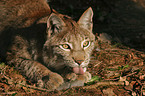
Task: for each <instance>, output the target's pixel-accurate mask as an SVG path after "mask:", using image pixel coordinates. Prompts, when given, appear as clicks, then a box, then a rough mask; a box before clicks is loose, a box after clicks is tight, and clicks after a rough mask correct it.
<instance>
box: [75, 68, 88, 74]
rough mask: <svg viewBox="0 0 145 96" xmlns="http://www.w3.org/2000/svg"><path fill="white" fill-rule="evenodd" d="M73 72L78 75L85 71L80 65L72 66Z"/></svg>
mask: <svg viewBox="0 0 145 96" xmlns="http://www.w3.org/2000/svg"><path fill="white" fill-rule="evenodd" d="M73 72H74V73H76V74H80V75H83V74H84V73H85V72H84V69H83V68H82V67H73Z"/></svg>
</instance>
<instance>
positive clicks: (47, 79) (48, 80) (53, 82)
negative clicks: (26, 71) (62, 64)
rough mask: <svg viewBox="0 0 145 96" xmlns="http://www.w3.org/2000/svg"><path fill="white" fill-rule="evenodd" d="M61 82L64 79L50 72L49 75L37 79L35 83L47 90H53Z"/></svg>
mask: <svg viewBox="0 0 145 96" xmlns="http://www.w3.org/2000/svg"><path fill="white" fill-rule="evenodd" d="M63 82H64V80H63V78H62V77H61V76H60V75H59V74H57V73H53V72H51V73H50V74H49V75H47V76H44V77H42V79H41V80H38V82H37V85H38V86H39V87H43V88H47V89H49V90H54V89H57V88H58V87H59V86H60V85H61V84H63Z"/></svg>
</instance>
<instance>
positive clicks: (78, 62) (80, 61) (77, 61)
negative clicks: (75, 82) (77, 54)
mask: <svg viewBox="0 0 145 96" xmlns="http://www.w3.org/2000/svg"><path fill="white" fill-rule="evenodd" d="M83 61H84V60H75V62H76V63H77V64H79V65H81V64H82V62H83Z"/></svg>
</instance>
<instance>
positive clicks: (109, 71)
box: [0, 0, 145, 96]
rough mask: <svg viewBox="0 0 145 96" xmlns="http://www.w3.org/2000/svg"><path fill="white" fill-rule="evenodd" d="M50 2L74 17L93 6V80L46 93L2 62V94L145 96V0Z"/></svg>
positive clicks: (35, 95)
mask: <svg viewBox="0 0 145 96" xmlns="http://www.w3.org/2000/svg"><path fill="white" fill-rule="evenodd" d="M50 5H52V7H53V8H54V9H56V10H57V11H58V12H60V13H62V14H67V15H69V16H71V17H73V18H74V19H75V20H78V18H79V17H80V15H81V14H82V13H83V11H84V10H86V9H87V8H88V7H89V6H91V7H92V8H93V11H94V34H95V36H96V47H95V49H94V51H93V54H92V57H91V61H90V64H89V66H88V71H89V72H90V73H91V74H92V77H93V78H92V80H91V81H90V82H89V83H87V84H85V86H83V87H74V88H70V89H65V90H61V91H57V90H56V91H52V92H47V91H48V90H45V89H41V88H37V87H35V85H34V84H32V83H31V82H29V81H28V80H26V79H25V78H24V77H23V76H22V75H20V74H19V72H17V71H16V70H15V69H14V68H13V66H8V65H6V64H5V63H3V62H1V63H0V73H1V74H0V96H5V95H6V96H9V95H12V96H21V95H25V96H30V95H34V96H74V95H76V96H145V53H144V51H145V45H144V42H145V32H144V31H145V28H144V24H145V1H143V0H91V1H89V0H88V1H87V0H73V1H72V0H68V1H65V0H52V2H50ZM66 9H67V10H66Z"/></svg>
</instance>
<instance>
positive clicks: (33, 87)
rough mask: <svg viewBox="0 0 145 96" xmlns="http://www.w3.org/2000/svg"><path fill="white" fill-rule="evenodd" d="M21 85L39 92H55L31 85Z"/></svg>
mask: <svg viewBox="0 0 145 96" xmlns="http://www.w3.org/2000/svg"><path fill="white" fill-rule="evenodd" d="M19 85H21V86H24V87H27V88H31V89H35V90H39V91H46V92H50V91H53V90H49V89H44V88H40V87H35V86H31V85H24V84H22V83H19Z"/></svg>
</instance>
